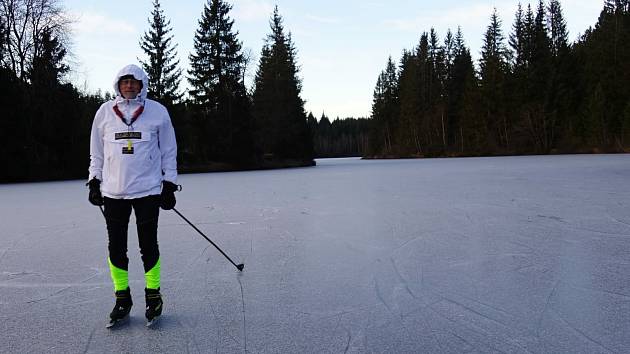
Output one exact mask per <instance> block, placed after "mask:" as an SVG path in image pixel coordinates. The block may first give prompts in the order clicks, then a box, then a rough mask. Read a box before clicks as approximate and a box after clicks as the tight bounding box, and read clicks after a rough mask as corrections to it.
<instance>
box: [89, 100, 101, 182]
mask: <svg viewBox="0 0 630 354" xmlns="http://www.w3.org/2000/svg"><path fill="white" fill-rule="evenodd" d="M102 111H103V106H101V108H99V110H98V111H97V112H96V115H95V116H94V121H93V122H92V132H91V133H90V168H89V176H88V181H89V180H91V179H92V178H96V179H98V180H99V181H102V180H103V134H104V133H103V130H102V126H101V124H100V123H101V121H102Z"/></svg>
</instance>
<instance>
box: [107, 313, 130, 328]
mask: <svg viewBox="0 0 630 354" xmlns="http://www.w3.org/2000/svg"><path fill="white" fill-rule="evenodd" d="M128 320H129V315H127V316H125V317H123V318H121V319H119V320H112V319H110V320H109V322H107V324H106V325H105V328H110V329H111V328H114V327H117V326H119V325H122V324H124V323H127V321H128Z"/></svg>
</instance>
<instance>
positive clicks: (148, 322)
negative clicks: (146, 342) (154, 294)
mask: <svg viewBox="0 0 630 354" xmlns="http://www.w3.org/2000/svg"><path fill="white" fill-rule="evenodd" d="M159 320H160V316H157V317H154V318H153V319H152V320H147V327H148V328H151V327H153V326H155V325H156V324H157V323H158V321H159Z"/></svg>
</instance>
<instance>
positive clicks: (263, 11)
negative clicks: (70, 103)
mask: <svg viewBox="0 0 630 354" xmlns="http://www.w3.org/2000/svg"><path fill="white" fill-rule="evenodd" d="M233 11H234V16H233V18H235V19H237V20H238V21H239V22H241V21H254V22H255V21H260V20H267V19H269V16H270V15H271V14H272V13H273V5H272V4H271V2H269V1H266V0H240V1H238V2H236V3H235V4H234V9H233Z"/></svg>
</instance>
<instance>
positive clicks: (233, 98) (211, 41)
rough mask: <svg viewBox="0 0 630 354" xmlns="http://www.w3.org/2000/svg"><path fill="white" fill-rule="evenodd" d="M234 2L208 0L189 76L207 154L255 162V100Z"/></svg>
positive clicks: (204, 150) (218, 158)
mask: <svg viewBox="0 0 630 354" xmlns="http://www.w3.org/2000/svg"><path fill="white" fill-rule="evenodd" d="M231 9H232V7H231V6H230V5H229V4H227V3H226V2H225V1H223V0H208V2H207V4H206V5H204V10H203V13H202V16H201V20H200V21H199V28H198V29H197V31H196V33H195V39H194V50H193V53H191V54H190V56H189V59H190V66H191V69H190V70H189V71H188V74H189V77H188V81H189V83H190V85H191V90H190V96H191V98H192V104H193V108H194V110H195V112H196V114H195V117H196V118H195V121H196V122H197V123H196V124H197V127H196V129H197V134H198V139H197V141H198V142H197V145H199V146H203V147H204V148H203V151H201V152H200V153H201V154H203V155H204V157H203V159H205V160H207V159H211V160H220V161H228V162H235V163H249V161H250V160H251V159H252V158H254V149H255V146H254V144H253V137H252V134H253V132H252V125H251V124H252V123H251V113H250V112H251V111H250V103H249V100H248V97H247V90H246V88H245V84H244V82H243V72H244V70H245V64H244V63H245V60H244V57H243V54H242V52H241V42H240V41H239V40H238V39H237V35H238V32H235V31H233V30H232V26H233V25H234V21H233V20H232V19H231V18H230V17H229V12H230V10H231Z"/></svg>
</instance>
